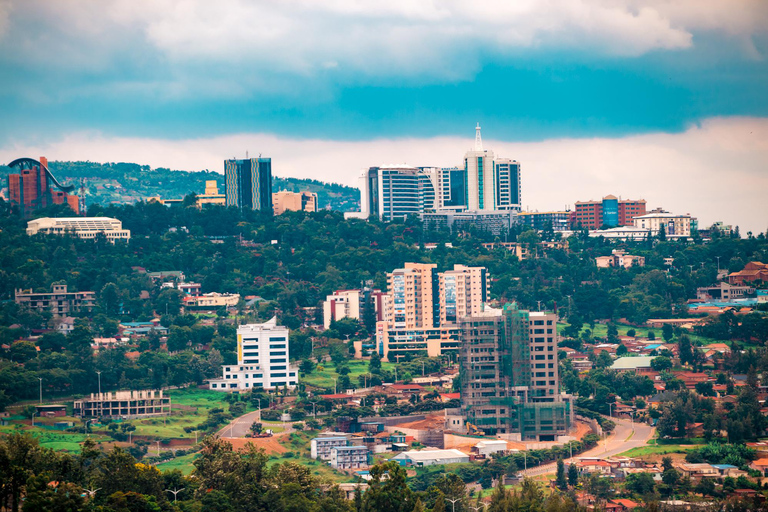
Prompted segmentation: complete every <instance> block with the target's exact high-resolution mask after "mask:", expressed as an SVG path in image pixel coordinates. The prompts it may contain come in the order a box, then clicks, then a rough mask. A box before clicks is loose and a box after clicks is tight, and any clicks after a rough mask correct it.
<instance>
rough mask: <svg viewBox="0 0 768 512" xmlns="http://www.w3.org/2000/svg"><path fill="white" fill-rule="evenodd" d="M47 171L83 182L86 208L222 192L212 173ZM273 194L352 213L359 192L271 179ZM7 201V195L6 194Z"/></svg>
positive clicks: (113, 168)
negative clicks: (310, 197) (313, 197)
mask: <svg viewBox="0 0 768 512" xmlns="http://www.w3.org/2000/svg"><path fill="white" fill-rule="evenodd" d="M48 167H49V169H50V170H51V172H52V173H53V175H54V176H56V178H57V179H58V180H59V181H60V182H62V183H64V184H74V185H75V186H76V189H77V190H78V192H77V193H78V194H79V190H80V180H81V179H82V178H84V179H85V190H86V196H87V197H86V204H89V205H90V204H95V203H98V204H101V205H108V204H125V203H136V202H138V201H142V200H146V199H147V198H149V197H154V196H160V197H162V198H163V199H173V198H182V197H184V196H185V195H187V194H190V193H192V192H195V193H198V194H202V193H203V191H204V189H205V182H206V181H207V180H216V182H217V183H218V185H219V191H220V192H222V193H223V191H224V175H222V174H218V173H215V172H211V171H196V172H189V171H172V170H170V169H165V168H162V167H159V168H156V169H151V168H150V167H149V166H148V165H139V164H132V163H104V164H101V163H97V162H49V163H48ZM10 172H11V169H10V168H8V167H5V166H0V178H2V185H1V186H2V188H5V187H6V186H7V183H6V179H5V178H6V176H7V175H8V174H9V173H10ZM272 184H273V191H274V192H277V191H279V190H290V191H293V192H298V191H301V190H308V191H310V192H315V193H316V194H317V201H318V208H320V209H325V208H330V209H332V210H338V211H343V212H346V211H353V210H357V209H358V208H359V202H360V192H359V191H358V190H357V189H355V188H352V187H347V186H344V185H339V184H337V183H324V182H321V181H317V180H306V179H297V178H283V177H278V176H273V178H272ZM5 195H6V197H7V193H6V194H5Z"/></svg>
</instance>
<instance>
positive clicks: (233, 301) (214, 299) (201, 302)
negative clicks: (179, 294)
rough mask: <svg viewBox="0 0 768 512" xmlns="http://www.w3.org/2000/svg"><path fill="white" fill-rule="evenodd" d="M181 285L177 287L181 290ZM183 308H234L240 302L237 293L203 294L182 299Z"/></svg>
mask: <svg viewBox="0 0 768 512" xmlns="http://www.w3.org/2000/svg"><path fill="white" fill-rule="evenodd" d="M181 286H182V285H179V287H180V289H181ZM183 300H184V307H185V308H189V309H198V310H200V309H216V308H226V307H235V306H237V304H238V303H239V302H240V294H239V293H216V292H211V293H203V294H200V295H188V296H186V297H184V299H183Z"/></svg>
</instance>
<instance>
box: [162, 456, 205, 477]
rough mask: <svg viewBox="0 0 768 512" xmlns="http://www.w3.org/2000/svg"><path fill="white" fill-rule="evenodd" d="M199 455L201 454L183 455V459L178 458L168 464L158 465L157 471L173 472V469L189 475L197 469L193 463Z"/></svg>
mask: <svg viewBox="0 0 768 512" xmlns="http://www.w3.org/2000/svg"><path fill="white" fill-rule="evenodd" d="M199 455H200V454H199V453H190V454H189V455H182V456H181V457H176V458H175V459H172V460H169V461H168V462H162V463H160V464H158V465H157V469H159V470H160V471H171V470H173V469H178V470H180V471H181V472H182V473H184V474H185V475H189V474H190V473H192V471H193V470H194V469H195V466H193V465H192V463H193V462H194V461H195V459H196V458H197V457H198V456H199Z"/></svg>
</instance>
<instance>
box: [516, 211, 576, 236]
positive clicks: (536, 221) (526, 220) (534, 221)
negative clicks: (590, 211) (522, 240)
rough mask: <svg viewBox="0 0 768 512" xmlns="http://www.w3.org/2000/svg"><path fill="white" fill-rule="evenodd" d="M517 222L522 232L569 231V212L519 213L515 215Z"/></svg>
mask: <svg viewBox="0 0 768 512" xmlns="http://www.w3.org/2000/svg"><path fill="white" fill-rule="evenodd" d="M517 222H518V223H519V224H520V227H521V228H522V229H523V230H526V229H535V230H536V231H545V230H549V229H551V230H552V231H569V230H570V229H571V212H570V210H561V211H552V212H520V213H518V214H517Z"/></svg>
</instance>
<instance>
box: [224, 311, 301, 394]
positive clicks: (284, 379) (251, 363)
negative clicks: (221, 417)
mask: <svg viewBox="0 0 768 512" xmlns="http://www.w3.org/2000/svg"><path fill="white" fill-rule="evenodd" d="M288 334H289V332H288V328H287V327H283V326H280V325H277V317H273V318H272V319H271V320H270V321H268V322H265V323H263V324H245V325H241V326H240V327H238V329H237V364H236V365H224V366H222V372H223V376H222V377H221V378H220V379H213V380H210V381H209V386H210V389H214V390H217V391H247V390H249V389H253V388H263V389H276V388H283V387H287V388H289V389H290V388H294V387H296V384H297V383H298V380H299V379H298V375H299V372H298V367H297V366H293V365H291V364H290V354H289V344H288Z"/></svg>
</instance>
